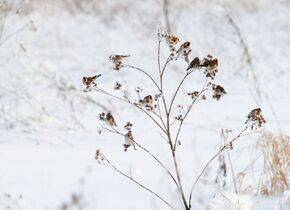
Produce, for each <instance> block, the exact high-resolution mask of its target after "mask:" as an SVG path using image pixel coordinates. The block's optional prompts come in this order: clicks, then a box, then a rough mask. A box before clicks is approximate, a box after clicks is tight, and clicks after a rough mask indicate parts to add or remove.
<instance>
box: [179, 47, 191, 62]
mask: <svg viewBox="0 0 290 210" xmlns="http://www.w3.org/2000/svg"><path fill="white" fill-rule="evenodd" d="M190 52H191V49H190V42H184V43H183V44H182V45H181V46H180V47H179V49H178V50H177V52H176V55H177V58H178V57H180V56H184V58H185V61H186V62H187V63H188V62H189V60H188V55H189V53H190Z"/></svg>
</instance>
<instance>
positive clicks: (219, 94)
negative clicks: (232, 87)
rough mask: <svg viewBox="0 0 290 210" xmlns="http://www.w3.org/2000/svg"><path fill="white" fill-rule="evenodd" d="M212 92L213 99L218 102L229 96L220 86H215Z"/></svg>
mask: <svg viewBox="0 0 290 210" xmlns="http://www.w3.org/2000/svg"><path fill="white" fill-rule="evenodd" d="M212 90H213V92H214V94H213V96H212V97H213V98H214V99H216V100H218V101H219V100H220V98H221V97H222V96H224V95H225V94H227V92H226V91H225V89H224V88H223V87H222V86H220V85H215V84H213V85H212Z"/></svg>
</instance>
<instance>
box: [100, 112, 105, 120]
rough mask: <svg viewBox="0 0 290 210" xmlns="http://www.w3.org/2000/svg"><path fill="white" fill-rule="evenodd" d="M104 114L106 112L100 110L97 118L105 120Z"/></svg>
mask: <svg viewBox="0 0 290 210" xmlns="http://www.w3.org/2000/svg"><path fill="white" fill-rule="evenodd" d="M105 116H106V114H105V113H104V112H102V113H101V114H99V119H100V120H105Z"/></svg>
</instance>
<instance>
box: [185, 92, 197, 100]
mask: <svg viewBox="0 0 290 210" xmlns="http://www.w3.org/2000/svg"><path fill="white" fill-rule="evenodd" d="M187 95H188V96H190V97H191V98H192V99H196V98H197V97H198V95H199V92H198V91H193V92H190V93H187Z"/></svg>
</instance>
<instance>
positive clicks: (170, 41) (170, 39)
mask: <svg viewBox="0 0 290 210" xmlns="http://www.w3.org/2000/svg"><path fill="white" fill-rule="evenodd" d="M166 42H167V44H168V45H169V46H174V45H176V44H177V43H178V42H179V38H178V37H176V36H172V35H168V36H167V37H166Z"/></svg>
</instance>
